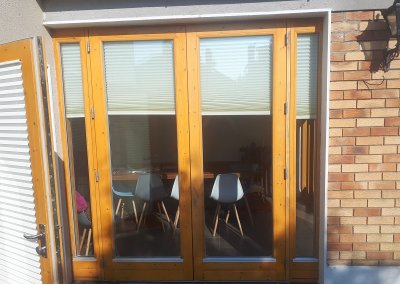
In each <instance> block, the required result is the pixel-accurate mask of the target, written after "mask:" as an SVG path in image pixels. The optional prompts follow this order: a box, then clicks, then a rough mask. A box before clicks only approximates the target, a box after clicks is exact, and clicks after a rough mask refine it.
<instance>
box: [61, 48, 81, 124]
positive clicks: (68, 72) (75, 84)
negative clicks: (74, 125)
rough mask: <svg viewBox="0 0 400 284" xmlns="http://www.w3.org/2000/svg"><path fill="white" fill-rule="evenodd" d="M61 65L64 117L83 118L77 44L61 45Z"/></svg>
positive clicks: (79, 61) (79, 60)
mask: <svg viewBox="0 0 400 284" xmlns="http://www.w3.org/2000/svg"><path fill="white" fill-rule="evenodd" d="M61 64H62V77H63V88H64V99H65V113H66V116H67V118H72V117H84V105H83V88H82V65H81V53H80V46H79V43H63V44H61Z"/></svg>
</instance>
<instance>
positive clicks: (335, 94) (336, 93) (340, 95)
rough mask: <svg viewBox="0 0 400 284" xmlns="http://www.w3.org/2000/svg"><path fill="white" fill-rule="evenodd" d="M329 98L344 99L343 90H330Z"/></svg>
mask: <svg viewBox="0 0 400 284" xmlns="http://www.w3.org/2000/svg"><path fill="white" fill-rule="evenodd" d="M329 99H330V100H331V101H332V100H342V99H343V91H333V90H331V91H330V92H329Z"/></svg>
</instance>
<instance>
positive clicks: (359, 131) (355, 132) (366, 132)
mask: <svg viewBox="0 0 400 284" xmlns="http://www.w3.org/2000/svg"><path fill="white" fill-rule="evenodd" d="M370 134H371V131H370V128H369V127H362V128H343V136H357V137H358V136H370Z"/></svg>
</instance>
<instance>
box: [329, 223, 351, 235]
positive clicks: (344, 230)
mask: <svg viewBox="0 0 400 284" xmlns="http://www.w3.org/2000/svg"><path fill="white" fill-rule="evenodd" d="M328 233H329V234H351V233H353V227H352V226H350V225H328Z"/></svg>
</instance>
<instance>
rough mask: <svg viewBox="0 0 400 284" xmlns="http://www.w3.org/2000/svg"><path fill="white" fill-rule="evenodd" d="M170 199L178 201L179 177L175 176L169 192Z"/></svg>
mask: <svg viewBox="0 0 400 284" xmlns="http://www.w3.org/2000/svg"><path fill="white" fill-rule="evenodd" d="M171 198H173V199H176V200H179V176H178V175H177V176H176V177H175V180H174V185H173V186H172V190H171Z"/></svg>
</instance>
